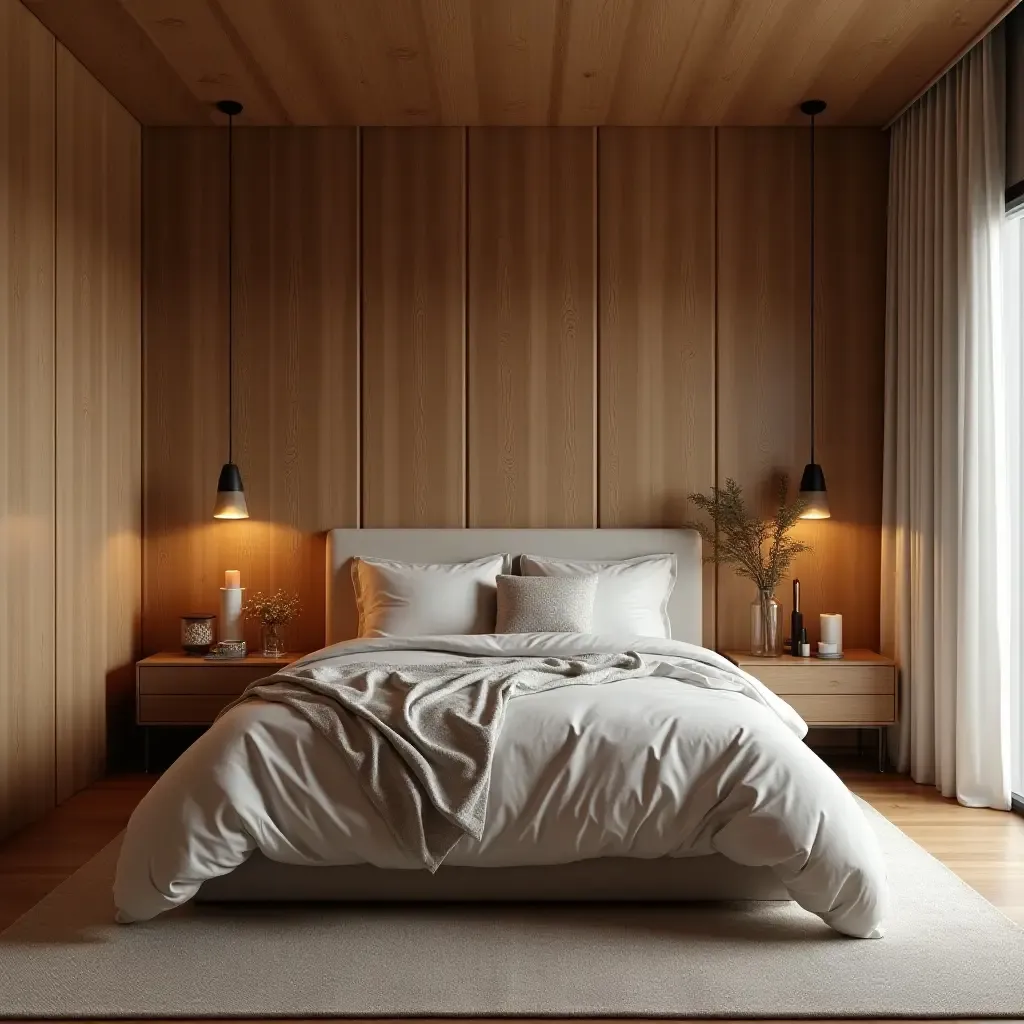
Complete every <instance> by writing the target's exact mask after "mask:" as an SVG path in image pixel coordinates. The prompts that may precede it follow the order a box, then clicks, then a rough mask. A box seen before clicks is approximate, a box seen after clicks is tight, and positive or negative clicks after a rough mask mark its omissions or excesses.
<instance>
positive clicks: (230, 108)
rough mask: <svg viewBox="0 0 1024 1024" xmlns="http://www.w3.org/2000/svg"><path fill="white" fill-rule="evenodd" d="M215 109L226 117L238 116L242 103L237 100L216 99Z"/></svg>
mask: <svg viewBox="0 0 1024 1024" xmlns="http://www.w3.org/2000/svg"><path fill="white" fill-rule="evenodd" d="M217 109H218V110H219V111H220V112H221V113H222V114H227V115H228V117H238V115H239V114H240V113H241V112H242V104H241V103H239V102H238V100H217Z"/></svg>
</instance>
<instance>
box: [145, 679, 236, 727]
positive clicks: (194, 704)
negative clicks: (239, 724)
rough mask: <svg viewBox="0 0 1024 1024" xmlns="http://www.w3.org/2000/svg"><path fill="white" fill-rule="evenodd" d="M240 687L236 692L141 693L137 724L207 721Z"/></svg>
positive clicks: (196, 722)
mask: <svg viewBox="0 0 1024 1024" xmlns="http://www.w3.org/2000/svg"><path fill="white" fill-rule="evenodd" d="M244 689H245V687H244V686H243V687H242V690H244ZM242 690H239V691H238V693H235V694H227V693H208V694H202V693H186V694H152V695H146V694H140V695H139V706H138V720H139V725H209V724H210V723H211V722H212V721H213V720H214V719H215V718H216V717H217V715H219V714H220V713H221V711H223V710H224V708H226V707H227V706H228V705H229V704H230V703H231V702H232V701H233V700H234V699H235V697H237V696H239V694H241V692H242Z"/></svg>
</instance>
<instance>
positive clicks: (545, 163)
mask: <svg viewBox="0 0 1024 1024" xmlns="http://www.w3.org/2000/svg"><path fill="white" fill-rule="evenodd" d="M250 132H251V133H252V134H251V135H250ZM325 133H327V134H325ZM328 137H330V138H331V139H332V140H333V141H332V142H331V143H330V146H333V147H334V149H333V150H332V151H331V152H332V156H331V157H330V158H326V157H324V156H323V154H324V153H325V152H326V151H325V150H318V149H317V147H318V146H323V145H326V143H324V142H323V140H324V139H325V138H328ZM316 138H319V139H320V141H319V142H316V143H314V142H312V141H309V140H313V139H316ZM238 140H239V146H238V149H237V150H236V155H237V157H238V159H237V160H236V166H235V174H236V179H235V185H236V189H237V192H236V197H238V205H237V206H236V212H237V215H238V218H239V220H238V222H237V230H238V232H239V234H238V235H237V236H236V237H238V238H241V237H244V238H245V239H246V242H245V244H244V245H243V246H241V247H240V248H241V249H242V252H243V256H242V257H241V259H242V265H241V266H238V265H236V268H235V277H234V281H233V282H232V287H233V288H234V296H235V302H236V310H237V311H239V325H240V326H239V330H240V333H239V335H238V343H237V344H236V353H235V355H236V377H235V383H236V396H237V398H238V401H237V403H236V410H235V431H236V451H237V453H238V459H239V462H240V464H241V468H242V472H243V475H244V477H245V480H246V487H247V493H248V500H249V506H250V510H251V511H252V513H253V516H254V518H253V519H252V520H250V521H248V522H243V523H214V522H213V521H212V520H211V519H210V518H209V516H210V505H211V502H212V500H213V493H214V487H215V485H216V477H217V470H218V468H219V466H220V464H221V462H223V461H224V458H225V457H226V455H225V453H226V446H227V438H226V431H227V419H226V417H227V380H226V376H225V374H226V351H225V346H226V324H225V318H224V300H225V297H226V289H227V281H226V269H225V264H224V255H223V253H224V251H223V246H224V239H223V234H224V230H225V226H226V225H225V220H224V217H225V206H224V200H225V192H224V189H225V182H224V163H223V156H222V154H223V147H224V138H223V133H222V132H219V131H218V130H217V129H147V130H146V131H145V133H144V149H145V157H144V166H145V172H144V186H143V191H144V196H145V222H146V231H145V237H146V252H145V261H144V264H145V278H144V289H145V308H146V337H145V348H146V412H145V421H146V423H145V436H144V443H145V465H146V513H145V515H146V530H145V544H146V560H145V561H146V569H145V585H144V608H145V612H144V638H143V640H144V647H145V649H146V650H147V652H148V651H155V650H158V649H161V648H166V647H171V648H173V647H174V646H175V645H176V644H177V631H178V624H177V616H178V615H180V614H181V613H182V612H185V611H189V610H193V607H194V606H196V607H198V606H200V605H202V606H206V607H211V608H216V602H217V587H218V586H219V585H220V579H221V575H220V574H221V572H222V571H223V570H224V569H226V568H238V569H241V570H242V572H243V574H244V577H245V583H246V585H247V587H250V588H256V589H264V590H265V589H274V588H276V587H278V586H282V587H285V588H287V589H292V590H296V591H298V592H299V594H300V595H301V598H302V601H303V604H304V605H305V607H306V613H305V614H304V616H303V618H302V619H301V620H300V623H299V624H298V626H297V627H295V628H294V629H293V631H292V634H291V637H290V639H291V642H292V645H293V646H295V647H297V648H301V647H314V646H318V645H319V644H320V643H321V642H322V636H323V625H322V608H323V587H324V581H323V568H322V564H321V563H320V561H319V553H320V552H321V551H322V543H323V541H322V534H321V531H323V530H326V529H327V528H328V527H330V526H335V525H353V524H357V525H358V524H361V525H366V526H385V525H386V526H398V525H402V526H416V525H422V526H428V525H429V526H443V525H448V526H456V527H457V526H464V525H469V526H485V525H499V524H502V525H514V526H556V525H565V526H568V525H575V526H588V525H597V526H627V525H628V526H643V525H650V526H660V525H671V524H674V523H681V522H683V521H684V520H685V519H686V517H687V516H688V514H689V510H688V507H687V501H686V495H687V494H688V493H689V492H690V491H691V490H694V489H706V488H708V487H709V486H710V485H711V484H712V483H714V482H715V481H716V480H717V481H718V482H724V480H725V478H726V477H728V476H732V477H735V478H736V479H737V480H739V482H740V483H741V484H743V485H744V487H745V488H746V489H747V490H748V492H750V493H751V494H755V495H756V494H761V493H762V492H763V491H764V489H765V487H766V486H767V484H768V483H769V482H770V480H771V477H772V476H773V474H775V473H778V472H786V473H788V474H789V475H790V476H791V477H792V478H794V481H793V483H794V486H795V483H796V478H798V477H799V474H800V472H801V470H802V468H803V464H804V463H805V462H806V461H807V458H808V454H809V423H808V412H807V409H808V402H809V395H808V386H809V370H808V360H807V318H808V306H809V298H810V294H809V275H808V272H807V271H808V266H807V213H808V208H807V191H806V182H807V146H806V143H807V135H806V132H805V131H804V130H801V129H782V128H780V129H720V130H719V129H705V128H679V129H645V128H602V129H600V130H595V129H591V128H524V129H514V128H505V129H492V128H470V129H451V128H437V129H426V128H416V129H369V128H367V129H361V130H357V129H345V128H336V129H259V130H255V129H240V130H239V133H238ZM247 140H248V141H247ZM301 140H306V141H301ZM819 142H820V146H819V155H820V161H819V179H818V185H819V195H818V204H819V205H818V214H819V218H818V237H817V241H818V253H819V262H818V278H817V285H816V289H815V303H816V310H817V314H818V324H819V335H818V349H817V353H818V366H817V383H818V387H819V389H820V391H819V395H820V401H819V410H820V416H819V421H818V433H817V443H818V447H819V451H820V453H821V456H820V461H821V462H822V463H823V465H824V468H825V471H826V474H827V477H828V482H829V491H830V496H831V500H832V507H833V518H832V519H831V520H829V521H827V522H824V523H814V524H810V523H809V524H806V525H804V526H802V527H801V529H802V530H803V531H804V532H805V533H806V536H807V537H808V538H809V539H811V541H812V542H813V543H814V545H815V551H814V553H813V554H812V555H809V556H807V558H805V559H804V560H803V561H802V562H801V565H800V567H799V571H800V574H801V578H802V580H803V582H804V585H805V589H804V595H805V608H806V610H807V611H808V612H809V613H810V617H811V621H812V625H813V621H814V613H815V612H817V611H818V610H825V609H828V610H838V611H842V612H843V613H844V614H845V615H846V616H847V629H846V640H847V642H848V643H849V644H857V645H864V646H874V645H875V644H877V640H878V591H879V579H878V561H879V560H878V537H879V520H880V513H881V501H880V486H881V457H882V451H881V423H882V362H883V347H884V337H883V335H884V282H885V240H884V222H885V201H886V163H887V155H886V153H887V146H886V139H885V136H884V134H883V133H881V132H877V131H873V130H867V129H825V130H823V131H821V133H820V135H819ZM304 147H311V148H310V149H308V152H307V150H306V149H305V148H304ZM300 149H301V150H302V151H303V152H306V153H307V158H304V159H301V160H297V161H296V162H295V163H294V164H290V165H289V164H288V163H287V159H286V158H285V156H284V153H285V152H286V151H289V150H291V151H292V152H295V153H297V152H299V150H300ZM274 153H276V154H277V155H276V156H274V155H272V154H274ZM317 153H320V154H321V155H320V156H317ZM274 167H278V170H276V171H275V170H273V168H274ZM268 168H270V169H269V170H268ZM286 168H287V169H286ZM320 209H323V210H324V213H325V216H326V217H327V219H328V222H329V223H331V224H334V225H335V227H334V228H333V229H332V230H330V231H328V230H327V229H326V227H325V225H324V224H323V223H322V222H321V221H320V220H318V218H317V217H316V216H315V215H314V213H315V212H316V211H317V210H320ZM243 218H247V221H246V222H244V223H243ZM352 226H354V227H352ZM311 376H313V379H311ZM716 576H717V590H716ZM705 579H706V583H705V595H706V616H705V642H706V643H708V644H709V645H713V644H716V643H717V644H718V645H719V646H725V645H727V644H733V645H740V646H742V645H743V644H744V642H745V638H746V630H747V628H748V622H749V613H748V609H749V604H750V600H751V598H752V594H751V591H750V587H749V586H748V585H746V584H744V583H743V582H742V581H737V580H735V579H734V578H733V576H732V574H731V573H729V572H727V571H724V570H723V571H720V572H718V573H717V574H716V573H715V572H714V571H713V570H711V569H709V570H707V572H706V577H705ZM780 596H782V597H783V599H784V602H786V603H788V601H787V599H786V598H787V596H786V595H785V594H782V595H780ZM200 610H201V609H200ZM251 639H252V640H255V635H254V634H252V635H251Z"/></svg>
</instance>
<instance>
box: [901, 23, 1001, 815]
mask: <svg viewBox="0 0 1024 1024" xmlns="http://www.w3.org/2000/svg"><path fill="white" fill-rule="evenodd" d="M1004 83H1005V71H1004V62H1003V44H1002V35H1001V33H1000V32H996V33H993V34H992V35H990V36H989V37H988V38H986V39H985V40H983V41H982V42H981V43H979V44H978V45H977V46H976V47H975V48H974V49H973V50H971V52H970V53H968V54H967V56H966V57H964V58H963V60H961V61H960V62H959V64H957V65H956V67H954V68H953V69H952V70H951V71H950V72H949V73H948V74H947V75H945V76H944V77H943V78H942V79H941V80H940V81H939V82H938V83H937V84H936V85H935V86H934V87H933V88H932V89H930V90H929V92H928V93H927V94H926V95H925V96H924V97H922V99H921V100H920V101H919V102H918V103H917V104H915V105H914V106H913V107H912V108H911V109H910V110H909V111H907V113H906V114H904V115H903V117H901V118H900V120H899V121H897V123H896V124H895V125H894V126H893V128H892V135H891V143H890V146H891V148H890V170H889V229H888V230H889V240H888V292H887V322H886V386H885V391H886V394H885V463H884V465H885V476H884V484H883V515H882V518H883V535H882V621H881V626H882V638H883V646H884V648H885V649H886V650H887V652H889V653H892V654H893V655H895V657H896V658H897V660H898V661H899V663H900V666H901V681H900V724H899V729H898V743H897V749H898V765H899V768H900V770H901V771H908V770H909V772H910V774H911V776H912V777H913V778H914V779H915V780H917V781H918V782H934V783H935V785H936V786H937V787H938V788H939V789H940V790H941V791H942V793H943V794H944V795H946V796H956V797H957V799H958V800H960V802H961V803H964V804H967V805H970V806H989V807H998V808H1006V807H1008V806H1009V804H1010V782H1009V777H1010V740H1009V732H1010V717H1009V716H1010V690H1009V680H1008V675H1007V668H1008V666H1007V662H1006V655H1007V651H1008V640H1009V637H1008V635H1007V628H1008V625H1009V618H1008V610H1007V608H1006V607H1005V605H1004V604H1003V603H1002V601H1001V598H1002V599H1005V594H1006V590H1005V586H1006V584H1005V576H1003V575H1002V574H1001V570H1000V557H1001V555H1002V554H1003V553H1004V552H1005V550H1006V549H1005V547H1004V544H1005V542H1006V540H1007V509H1008V504H1007V500H1008V497H1009V495H1008V493H1007V492H1006V479H1005V474H1003V473H1001V472H1000V462H1001V459H1003V458H1004V457H1005V451H1004V450H1003V448H1004V446H1003V444H1002V442H1001V439H1000V437H999V434H1000V431H999V426H1000V424H1001V416H1000V412H999V409H998V408H997V403H998V402H1000V401H1001V397H1000V394H999V393H998V392H999V389H998V388H997V382H996V380H997V372H996V364H995V359H996V357H997V354H998V349H999V345H1000V344H1001V338H1002V288H1003V281H1002V266H1001V244H1002V229H1003V210H1004V200H1003V188H1004V154H1003V147H1004V120H1005V116H1004V112H1003V105H1004V98H1005V92H1004V88H1005V85H1004ZM1017 639H1018V640H1019V639H1020V638H1019V637H1018V638H1017Z"/></svg>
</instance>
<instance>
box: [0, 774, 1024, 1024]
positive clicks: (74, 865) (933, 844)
mask: <svg viewBox="0 0 1024 1024" xmlns="http://www.w3.org/2000/svg"><path fill="white" fill-rule="evenodd" d="M840 774H841V775H842V776H843V778H844V779H845V780H846V782H847V784H848V785H849V786H850V788H851V789H852V790H853V791H854V792H855V793H857V794H859V795H860V796H862V797H863V798H864V799H865V800H867V801H868V802H869V803H870V804H872V805H873V806H874V807H875V808H877V809H878V810H879V811H880V812H881V813H882V814H884V815H885V816H886V817H887V818H888V819H889V820H890V821H892V822H893V823H894V824H896V825H897V826H899V827H900V828H901V829H903V831H904V832H906V833H907V835H909V836H910V837H911V838H912V839H914V840H915V841H916V842H918V843H919V844H920V845H921V846H923V847H924V848H925V849H926V850H928V851H929V852H930V853H931V854H932V855H933V856H935V857H937V858H938V859H939V860H941V861H942V862H943V863H944V864H946V866H947V867H949V868H950V869H951V870H952V871H954V872H956V874H958V875H959V876H960V877H961V878H962V879H963V880H964V881H965V882H967V884H968V885H970V886H972V887H973V888H975V889H976V890H977V891H978V892H980V893H981V894H982V895H983V896H984V897H985V898H986V899H988V900H989V901H990V902H992V903H993V904H995V905H996V906H997V907H999V909H1000V910H1002V911H1003V913H1005V914H1006V915H1007V916H1008V917H1011V918H1013V919H1014V920H1015V921H1017V922H1018V923H1020V924H1021V925H1022V926H1024V818H1022V817H1020V816H1018V815H1013V814H1007V813H1002V812H999V811H985V810H973V809H969V808H966V807H960V806H959V805H958V804H956V803H955V802H953V801H951V800H944V799H943V798H942V797H940V796H939V795H938V794H937V793H936V792H935V790H934V789H932V788H931V787H930V786H918V785H916V784H914V783H913V782H910V781H909V780H908V779H905V778H901V777H899V776H894V775H877V774H875V773H873V772H868V771H859V770H854V771H841V772H840ZM153 781H154V779H153V777H152V776H140V775H128V776H120V777H116V778H111V779H106V780H104V781H102V782H99V783H97V784H96V785H94V786H90V787H89V788H88V789H86V790H84V791H83V792H81V793H79V794H77V795H76V796H74V797H72V798H71V799H70V800H68V801H67V802H66V803H64V804H62V805H61V806H60V807H58V808H57V809H56V810H55V811H53V812H51V813H50V814H49V815H47V817H46V818H44V819H43V820H42V821H40V822H37V823H36V824H35V825H32V826H30V827H29V828H27V829H25V830H24V831H22V832H20V833H18V834H17V835H16V836H14V837H13V838H11V839H10V840H8V841H7V842H6V843H4V844H3V845H2V846H0V929H3V928H6V927H7V926H8V925H9V924H11V923H12V922H13V921H14V920H15V919H16V918H18V917H19V916H20V915H21V914H23V913H25V911H26V910H28V909H29V908H31V907H32V906H34V905H35V904H36V903H38V902H39V900H40V899H42V898H43V897H44V896H45V895H46V894H47V893H48V892H50V890H51V889H53V888H55V887H56V886H57V885H59V884H60V882H62V881H63V880H64V879H65V878H67V877H68V876H69V875H71V874H73V873H74V872H75V871H76V870H77V869H78V868H79V867H81V866H82V865H83V864H84V863H85V862H86V861H87V860H89V859H90V858H91V857H92V856H93V855H94V854H96V853H97V852H98V851H99V850H100V849H102V848H103V847H104V846H105V845H106V844H107V843H109V842H110V841H111V840H112V839H113V838H114V837H115V836H116V835H117V834H118V832H120V831H121V829H123V828H124V826H125V823H126V822H127V820H128V817H129V815H130V814H131V812H132V809H133V808H134V807H135V805H136V804H137V803H138V802H139V800H141V799H142V796H143V795H144V794H145V792H146V791H147V790H148V789H149V787H150V786H151V785H152V784H153ZM1022 973H1024V968H1022ZM2 1016H3V1011H2V1008H0V1018H2ZM463 1024H472V1022H463ZM548 1024H550V1022H548ZM573 1024H585V1022H582V1021H578V1020H577V1021H574V1022H573ZM720 1024H727V1022H720ZM779 1024H785V1022H779ZM830 1024H842V1022H840V1021H830Z"/></svg>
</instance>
